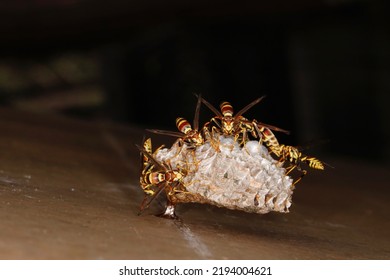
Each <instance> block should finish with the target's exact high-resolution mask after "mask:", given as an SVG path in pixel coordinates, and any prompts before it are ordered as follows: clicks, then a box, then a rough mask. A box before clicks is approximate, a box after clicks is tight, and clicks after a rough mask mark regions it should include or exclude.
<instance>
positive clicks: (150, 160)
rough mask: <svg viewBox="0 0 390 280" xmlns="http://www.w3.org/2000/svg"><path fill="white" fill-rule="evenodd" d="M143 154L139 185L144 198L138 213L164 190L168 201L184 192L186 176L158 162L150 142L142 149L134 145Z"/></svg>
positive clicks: (179, 168) (147, 141)
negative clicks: (176, 194)
mask: <svg viewBox="0 0 390 280" xmlns="http://www.w3.org/2000/svg"><path fill="white" fill-rule="evenodd" d="M136 147H137V148H138V149H139V150H140V152H141V153H142V154H143V156H142V162H143V170H142V172H141V176H140V184H141V187H142V189H143V190H144V192H145V198H144V200H143V201H142V203H141V206H140V212H139V213H142V212H143V211H144V210H145V209H146V208H148V207H149V205H150V204H151V203H152V202H153V201H154V200H155V199H156V198H157V197H158V196H159V195H160V194H161V193H162V192H163V191H164V190H165V192H166V194H167V197H168V200H170V197H171V196H172V195H174V194H175V193H178V192H184V191H185V187H184V185H183V179H184V177H185V176H186V174H187V171H186V169H184V168H181V167H178V168H177V169H173V168H172V166H171V165H170V164H169V163H166V162H162V163H160V162H158V161H157V160H156V159H155V157H154V155H155V153H156V152H154V153H153V154H152V153H150V152H149V151H151V140H150V139H148V140H146V141H145V142H144V148H141V147H140V146H138V145H136ZM148 150H149V151H148Z"/></svg>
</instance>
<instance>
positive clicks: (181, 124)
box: [148, 96, 204, 148]
mask: <svg viewBox="0 0 390 280" xmlns="http://www.w3.org/2000/svg"><path fill="white" fill-rule="evenodd" d="M200 105H201V97H200V96H199V98H198V102H197V104H196V109H195V116H194V122H193V126H191V124H190V123H189V122H188V121H187V120H186V119H184V118H177V119H176V126H177V128H178V130H179V132H176V131H167V130H159V129H148V131H150V132H153V133H158V134H164V135H170V136H175V137H178V141H179V142H180V144H183V143H185V144H187V145H188V147H189V148H195V147H197V146H201V145H203V144H204V139H203V136H202V134H201V133H200V131H199V111H200Z"/></svg>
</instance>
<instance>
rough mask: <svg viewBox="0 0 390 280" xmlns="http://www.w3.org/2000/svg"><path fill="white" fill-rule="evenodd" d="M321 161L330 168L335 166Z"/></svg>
mask: <svg viewBox="0 0 390 280" xmlns="http://www.w3.org/2000/svg"><path fill="white" fill-rule="evenodd" d="M322 163H323V164H325V165H326V166H328V167H330V168H333V169H334V168H335V167H334V166H332V165H330V164H329V163H326V162H323V161H322Z"/></svg>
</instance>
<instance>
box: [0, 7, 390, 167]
mask: <svg viewBox="0 0 390 280" xmlns="http://www.w3.org/2000/svg"><path fill="white" fill-rule="evenodd" d="M389 12H390V4H389V3H388V2H387V3H386V2H385V1H379V0H370V1H369V0H324V1H309V0H297V1H288V0H276V1H219V0H217V1H212V2H211V1H204V0H197V1H176V0H167V1H154V0H147V1H131V0H111V1H101V0H94V1H91V0H3V1H1V2H0V34H1V35H0V106H2V107H9V108H14V109H16V110H27V111H33V112H39V113H49V114H64V115H67V116H71V117H74V118H81V119H84V120H93V121H95V120H98V121H99V120H109V121H115V122H119V123H123V124H125V125H129V126H137V127H141V128H159V129H169V130H175V129H176V128H175V119H176V117H178V116H182V117H185V118H187V119H189V120H192V119H193V114H194V109H195V103H196V98H195V96H194V93H201V94H202V95H203V97H204V98H205V99H207V100H208V101H209V102H211V103H212V104H214V105H215V107H217V108H218V105H219V104H220V102H221V101H224V100H228V101H230V102H231V103H232V105H233V106H234V108H235V109H236V110H237V111H238V110H239V109H241V108H242V107H244V106H245V105H247V104H248V103H250V102H251V101H253V100H254V99H255V98H257V97H260V96H263V95H266V96H267V97H266V98H265V99H264V100H263V101H262V102H261V104H258V105H257V106H256V107H254V108H252V109H251V110H250V111H248V112H247V113H246V114H245V116H246V117H248V118H250V119H254V118H255V119H257V120H259V121H261V122H265V123H269V124H272V125H275V126H279V127H282V128H284V129H287V130H290V131H291V132H292V134H291V135H290V136H285V135H283V134H277V137H278V139H280V142H283V143H285V144H290V145H303V146H306V145H307V144H308V145H309V146H310V145H312V146H313V147H312V148H311V149H310V150H308V151H307V152H306V153H308V154H316V155H317V154H318V153H327V154H332V155H337V156H344V157H350V158H354V159H364V160H370V161H373V162H379V163H380V162H387V163H388V162H389V158H390V145H389V142H390V141H389V140H390V129H389V121H388V120H389V119H390V112H389V109H388V106H389V104H390V52H389V50H390V20H389V17H388V15H389V14H390V13H389ZM211 116H212V113H211V112H210V110H208V109H207V108H206V107H204V106H203V107H202V109H201V120H202V122H203V121H205V120H207V119H209V118H210V117H211ZM323 140H329V142H327V143H325V144H324V143H322V142H323ZM316 142H319V143H322V144H321V145H316V144H315V143H316ZM325 161H326V160H325Z"/></svg>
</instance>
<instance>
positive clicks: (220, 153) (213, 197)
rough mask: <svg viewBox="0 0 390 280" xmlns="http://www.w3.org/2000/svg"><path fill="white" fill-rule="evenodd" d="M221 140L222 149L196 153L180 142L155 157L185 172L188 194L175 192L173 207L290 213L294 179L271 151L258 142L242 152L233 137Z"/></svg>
mask: <svg viewBox="0 0 390 280" xmlns="http://www.w3.org/2000/svg"><path fill="white" fill-rule="evenodd" d="M218 140H219V141H218V142H219V143H217V145H216V144H215V143H213V144H211V143H210V141H206V142H205V144H204V145H202V146H199V147H196V149H195V150H194V149H189V148H188V147H187V146H185V145H184V146H180V145H179V144H178V142H176V143H175V144H174V145H173V146H172V147H171V148H170V149H160V150H159V151H158V152H157V153H156V155H155V157H156V159H157V160H158V161H160V162H167V163H169V164H170V165H171V166H172V167H173V168H181V169H182V170H186V176H185V177H184V179H183V181H182V183H183V185H184V186H185V188H186V190H185V191H183V192H176V193H175V194H174V195H173V196H172V197H171V201H172V202H173V203H188V202H196V203H208V204H212V205H216V206H218V207H225V208H229V209H235V210H243V211H246V212H254V213H259V214H264V213H268V212H270V211H278V212H288V208H289V207H290V205H291V196H292V193H293V191H292V189H293V185H292V179H291V178H290V177H289V176H287V175H285V172H286V170H285V169H284V168H283V167H282V166H281V163H279V162H277V161H276V160H274V159H273V158H272V157H271V155H270V154H269V152H268V150H267V148H266V147H264V146H263V145H261V144H260V143H259V142H258V141H248V142H246V144H245V145H244V146H240V145H239V144H238V143H237V141H234V138H233V137H231V136H226V137H225V136H220V137H219V139H218Z"/></svg>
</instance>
